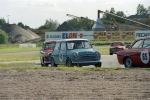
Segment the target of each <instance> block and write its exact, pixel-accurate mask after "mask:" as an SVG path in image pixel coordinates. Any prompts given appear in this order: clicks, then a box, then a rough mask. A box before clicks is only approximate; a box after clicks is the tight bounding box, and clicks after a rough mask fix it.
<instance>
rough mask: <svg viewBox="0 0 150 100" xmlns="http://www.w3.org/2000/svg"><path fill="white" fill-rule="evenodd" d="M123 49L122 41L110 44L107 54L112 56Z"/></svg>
mask: <svg viewBox="0 0 150 100" xmlns="http://www.w3.org/2000/svg"><path fill="white" fill-rule="evenodd" d="M124 49H125V44H124V42H122V41H115V42H112V43H111V46H110V49H109V54H110V55H113V54H116V53H117V52H118V51H120V50H124Z"/></svg>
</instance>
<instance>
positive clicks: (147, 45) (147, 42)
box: [143, 39, 150, 48]
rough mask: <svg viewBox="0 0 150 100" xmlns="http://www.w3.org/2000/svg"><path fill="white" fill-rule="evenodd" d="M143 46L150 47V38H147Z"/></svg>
mask: <svg viewBox="0 0 150 100" xmlns="http://www.w3.org/2000/svg"><path fill="white" fill-rule="evenodd" d="M143 48H150V39H146V40H145V41H144V43H143Z"/></svg>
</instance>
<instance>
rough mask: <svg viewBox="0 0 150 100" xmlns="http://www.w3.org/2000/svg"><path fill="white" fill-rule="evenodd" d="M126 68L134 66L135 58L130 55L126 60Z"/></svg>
mask: <svg viewBox="0 0 150 100" xmlns="http://www.w3.org/2000/svg"><path fill="white" fill-rule="evenodd" d="M124 66H125V68H131V67H134V63H133V60H132V59H131V58H130V57H127V58H126V59H125V61H124Z"/></svg>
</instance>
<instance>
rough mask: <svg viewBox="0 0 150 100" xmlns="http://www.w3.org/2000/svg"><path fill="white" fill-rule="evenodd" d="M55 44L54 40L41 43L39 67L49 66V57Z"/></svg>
mask: <svg viewBox="0 0 150 100" xmlns="http://www.w3.org/2000/svg"><path fill="white" fill-rule="evenodd" d="M55 44H56V41H55V40H48V41H45V42H43V45H42V49H41V50H40V62H41V66H48V65H49V64H51V61H50V59H49V57H50V55H51V53H52V52H53V50H54V47H55Z"/></svg>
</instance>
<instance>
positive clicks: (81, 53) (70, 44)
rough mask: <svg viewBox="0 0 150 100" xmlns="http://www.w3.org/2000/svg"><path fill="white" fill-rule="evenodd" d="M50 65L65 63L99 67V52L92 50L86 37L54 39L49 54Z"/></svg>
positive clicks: (67, 64) (69, 65)
mask: <svg viewBox="0 0 150 100" xmlns="http://www.w3.org/2000/svg"><path fill="white" fill-rule="evenodd" d="M50 59H51V66H57V65H66V66H68V67H71V66H72V67H73V66H79V67H82V66H88V65H95V67H101V65H102V64H101V54H100V52H99V51H97V50H94V49H93V46H92V44H91V43H90V41H89V40H88V39H62V40H58V41H56V45H55V48H54V51H53V52H52V54H51V56H50Z"/></svg>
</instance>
